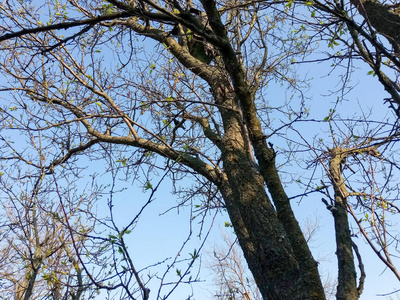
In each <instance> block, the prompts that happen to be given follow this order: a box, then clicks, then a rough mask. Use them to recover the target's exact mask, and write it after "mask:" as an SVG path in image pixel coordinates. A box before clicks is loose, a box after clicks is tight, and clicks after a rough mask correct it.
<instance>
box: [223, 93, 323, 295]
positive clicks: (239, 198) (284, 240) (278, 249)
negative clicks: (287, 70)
mask: <svg viewBox="0 0 400 300" xmlns="http://www.w3.org/2000/svg"><path fill="white" fill-rule="evenodd" d="M225 88H227V87H225ZM219 90H223V88H220V89H219ZM229 94H231V93H225V99H220V102H221V101H223V103H224V105H225V106H228V107H231V109H229V110H223V111H221V114H222V115H223V118H222V119H223V120H224V130H225V135H224V139H223V163H224V169H225V174H227V179H228V181H227V182H226V181H225V183H224V184H222V185H221V187H220V190H221V193H222V195H223V197H224V199H225V204H226V207H227V211H228V213H229V216H230V218H231V222H232V224H233V226H234V229H235V232H236V235H237V237H238V240H239V243H240V245H241V247H242V249H243V252H244V255H245V257H246V260H247V262H248V264H249V267H250V269H251V271H252V273H253V275H254V278H255V280H256V282H257V285H258V287H259V288H260V291H261V294H262V295H263V298H264V299H293V300H296V299H303V300H304V299H325V295H324V292H323V288H322V285H321V282H320V280H319V277H318V275H317V277H318V280H309V276H304V272H303V270H302V266H301V265H302V263H303V262H301V261H299V259H298V258H299V257H305V256H307V255H310V256H311V254H309V253H307V255H304V253H303V252H302V249H301V248H295V247H293V245H292V244H291V241H290V238H289V237H288V234H287V232H286V231H285V228H284V226H283V225H282V223H281V221H285V222H286V220H280V219H279V218H278V214H277V213H276V211H275V209H274V206H273V205H272V203H271V200H270V199H269V197H268V195H267V193H266V191H265V186H264V178H263V176H262V175H261V174H260V173H258V172H257V170H256V168H255V167H254V164H252V162H251V160H250V157H249V153H248V151H247V150H246V146H245V138H244V133H243V126H242V124H241V122H242V120H240V117H239V114H238V113H237V112H236V111H238V104H237V103H236V102H235V99H228V97H226V95H229ZM220 96H221V97H222V96H223V95H220ZM275 170H276V169H275ZM300 234H301V233H300ZM301 235H302V234H301ZM296 251H298V252H297V253H296ZM311 259H312V256H311ZM312 269H313V270H312V271H314V272H315V273H316V274H318V270H317V266H316V264H314V266H313V268H312Z"/></svg>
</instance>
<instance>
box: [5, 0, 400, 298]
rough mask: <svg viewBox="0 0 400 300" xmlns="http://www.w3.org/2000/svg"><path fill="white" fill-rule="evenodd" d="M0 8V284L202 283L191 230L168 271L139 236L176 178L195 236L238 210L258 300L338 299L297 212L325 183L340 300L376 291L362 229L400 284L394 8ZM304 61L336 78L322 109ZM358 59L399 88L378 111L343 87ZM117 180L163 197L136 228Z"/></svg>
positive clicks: (131, 294) (315, 4)
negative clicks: (137, 249) (122, 210)
mask: <svg viewBox="0 0 400 300" xmlns="http://www.w3.org/2000/svg"><path fill="white" fill-rule="evenodd" d="M0 17H1V18H0V26H1V27H0V28H1V33H0V34H1V36H0V42H1V44H0V45H1V49H2V54H1V56H0V57H1V59H0V71H1V73H2V75H3V79H2V80H1V82H0V85H1V87H0V91H1V97H2V98H1V110H0V116H1V119H0V120H1V132H0V143H1V144H0V159H1V162H2V165H1V170H0V171H1V177H0V179H1V180H0V183H1V186H2V194H1V197H2V198H1V200H2V209H1V221H0V222H1V225H0V226H1V227H0V228H1V229H0V230H1V231H0V235H1V236H2V237H3V238H2V244H1V251H2V253H3V254H4V255H3V256H4V259H2V260H1V261H0V263H1V265H2V270H3V271H2V279H0V285H1V286H4V287H5V288H4V292H3V293H4V297H15V298H16V299H30V298H34V297H43V296H47V297H53V298H54V299H64V298H68V297H70V298H73V299H82V297H87V298H90V297H95V296H96V294H97V293H102V292H103V293H106V294H107V295H109V297H121V298H124V297H126V298H131V299H153V298H154V299H166V298H168V297H169V296H170V295H173V292H174V291H175V290H176V288H177V287H178V286H179V285H180V284H185V283H189V284H190V283H193V282H196V281H198V280H199V276H196V275H194V274H193V273H194V272H193V268H194V266H195V265H196V263H197V261H198V260H199V259H200V249H195V250H194V251H193V252H191V253H190V255H189V257H188V258H180V257H179V256H180V255H181V251H182V249H183V248H184V247H185V245H186V243H187V240H189V239H190V237H191V233H190V234H189V236H188V238H187V240H186V241H183V242H182V247H181V248H179V249H180V250H179V251H178V253H177V254H176V257H175V258H174V259H166V260H165V261H164V262H154V264H155V265H159V264H164V265H165V273H164V274H163V275H160V274H153V275H150V274H147V273H146V272H147V270H148V269H151V267H152V266H147V267H145V268H143V269H138V268H137V267H136V264H137V261H136V260H137V259H138V258H137V257H134V256H133V255H132V254H131V252H130V250H129V247H128V246H127V243H128V241H129V240H130V236H131V235H130V234H131V233H132V232H133V233H134V231H135V228H136V226H137V224H138V222H139V219H140V218H141V216H142V215H143V212H144V211H146V210H150V209H151V207H152V205H153V204H154V202H155V198H154V197H155V195H156V194H157V190H158V189H159V186H160V185H161V183H162V182H163V181H164V180H166V181H168V182H170V183H171V186H172V191H173V193H174V194H175V195H176V197H177V199H179V201H178V204H177V205H171V206H176V209H177V210H179V209H180V208H181V207H184V206H185V207H190V212H191V213H190V214H191V216H190V221H189V223H190V224H192V222H193V223H194V222H196V223H197V222H198V223H199V224H200V230H205V229H204V228H203V226H202V224H204V223H203V222H204V221H205V220H206V219H207V218H210V215H211V216H213V215H215V214H217V213H220V212H221V213H227V215H228V216H229V222H228V223H227V226H232V227H233V229H234V232H235V234H236V237H237V240H238V243H239V245H240V247H241V249H242V250H243V253H244V257H245V259H246V262H247V264H248V266H249V269H250V270H251V272H252V274H253V277H254V280H255V282H256V284H257V287H258V288H259V290H260V293H261V295H262V297H263V299H325V298H326V296H325V291H324V287H323V284H322V282H321V276H320V272H319V270H318V264H317V262H316V260H315V259H314V257H313V255H312V253H311V251H310V247H309V244H308V240H307V239H306V238H305V235H304V234H303V232H302V229H301V227H300V225H299V221H298V219H297V217H296V215H295V213H294V211H293V208H292V207H293V203H294V201H296V200H301V199H302V198H303V197H306V196H307V195H310V194H312V195H317V194H318V195H319V196H318V201H317V202H316V203H313V204H312V205H314V206H315V205H323V206H326V208H327V209H328V210H329V212H327V215H329V216H331V217H332V220H333V222H334V226H333V228H332V230H333V231H334V232H335V236H336V250H335V251H336V255H337V261H338V277H337V292H336V298H337V299H358V298H359V297H360V295H361V293H362V291H363V285H364V280H365V270H364V269H365V268H364V265H363V259H362V253H361V252H360V251H359V250H358V246H357V244H356V242H358V240H356V239H355V238H356V237H360V238H362V239H363V240H364V241H366V242H367V243H368V245H369V246H370V247H371V248H372V250H373V251H374V252H375V254H376V255H377V257H378V258H379V259H380V260H381V261H382V263H383V264H384V265H385V266H386V267H387V268H388V269H389V270H390V271H391V272H392V273H393V275H394V276H395V277H397V279H399V280H400V273H399V271H398V270H397V268H396V265H395V263H396V256H395V253H396V252H398V250H399V249H398V241H399V232H398V229H396V227H395V226H394V224H396V220H397V219H396V218H398V214H399V212H400V209H399V207H398V204H397V203H398V198H399V187H398V183H397V181H398V175H399V173H398V172H399V166H398V164H397V161H398V151H397V144H396V143H397V141H398V136H399V130H398V118H399V105H400V95H399V91H400V88H399V82H398V74H399V73H398V72H399V68H400V62H399V59H398V57H399V51H400V50H399V36H398V32H397V31H398V30H399V29H398V28H400V27H399V26H397V24H399V23H400V22H399V20H400V15H399V12H398V7H397V4H396V3H391V4H387V3H383V2H379V1H376V0H366V1H349V2H345V1H335V0H333V1H324V2H319V1H292V0H289V1H270V2H269V1H236V0H229V1H214V0H200V1H190V0H189V1H183V2H182V1H174V0H173V1H169V0H165V1H152V0H137V1H118V0H107V1H100V0H91V1H80V0H65V1H62V0H46V1H44V2H43V3H39V4H38V3H34V2H33V1H22V0H19V1H17V0H15V1H12V0H8V1H4V2H3V3H2V4H1V6H0ZM304 66H307V68H319V67H321V66H322V67H323V68H324V69H325V68H326V70H321V72H322V73H321V74H323V75H329V74H340V76H339V77H338V80H336V79H335V81H334V82H333V83H331V84H332V85H331V86H328V87H326V90H327V93H326V94H328V96H327V97H326V98H327V99H332V98H334V99H335V101H334V102H333V103H332V101H330V102H329V103H326V104H323V105H326V107H327V109H326V112H325V113H323V114H322V113H321V112H320V111H317V112H316V114H315V113H314V111H313V107H312V101H311V97H312V96H314V97H315V96H316V95H312V92H310V90H311V91H312V89H313V85H312V84H313V81H312V79H311V78H308V77H307V73H304V72H303V71H304V70H306V69H305V68H304ZM359 68H360V69H361V70H368V71H366V72H365V73H364V74H365V77H366V78H367V77H372V79H375V82H376V83H377V84H379V86H381V87H382V88H383V89H384V90H385V92H386V93H387V96H386V97H382V99H374V101H375V102H376V103H375V104H374V107H373V108H369V107H367V105H365V103H364V100H363V99H361V100H359V103H357V99H348V98H347V95H350V94H349V93H350V91H351V90H352V89H354V88H356V86H355V84H354V80H353V81H352V79H353V77H352V76H354V74H358V73H357V69H359ZM367 68H368V69H367ZM367 72H368V73H367ZM359 80H360V81H363V80H366V79H364V78H360V79H359ZM276 90H280V91H282V92H281V93H279V94H277V95H275V94H274V93H275V91H276ZM317 97H320V96H319V95H318V96H317ZM319 101H321V103H325V102H324V101H326V99H324V97H320V100H319ZM365 102H367V101H365ZM354 107H358V109H355V112H354V113H353V115H352V116H349V115H348V112H347V111H346V110H348V111H350V110H351V109H353V108H354ZM369 109H370V111H369ZM382 111H385V113H384V114H383V115H382ZM91 165H95V166H97V167H102V168H103V171H102V172H104V173H106V174H108V175H109V176H110V178H111V182H109V183H108V185H104V184H103V183H102V182H101V179H98V177H99V176H98V174H97V171H93V172H91V169H90V166H91ZM294 170H295V171H294ZM294 172H298V173H297V174H295V173H294ZM120 180H125V181H126V182H127V183H130V184H131V185H132V189H133V188H134V187H135V186H138V185H140V187H141V189H142V190H143V191H144V192H146V195H148V198H147V200H145V201H144V202H143V205H141V206H140V208H139V209H137V210H134V211H132V214H131V217H130V218H129V220H127V222H125V223H124V224H123V225H121V223H120V220H118V216H117V215H115V214H114V211H113V207H114V205H115V203H116V202H117V201H118V200H117V199H115V197H116V196H115V195H117V192H118V189H119V186H118V182H119V181H120ZM83 182H84V184H82V183H83ZM188 182H190V183H188ZM293 188H295V189H297V190H298V192H297V193H295V194H294V195H293V194H291V195H289V193H288V190H289V189H290V190H291V191H292V190H293ZM291 193H292V192H291ZM102 196H103V197H107V207H108V210H109V211H108V213H107V215H106V216H102V215H101V214H102V213H101V212H99V211H98V210H97V209H96V203H97V202H96V201H98V199H100V198H101V197H102ZM211 218H212V217H211ZM206 236H207V234H206ZM202 245H204V244H202ZM201 247H203V246H201ZM161 251H162V249H161ZM183 265H184V267H182V266H183ZM357 268H358V271H357ZM172 273H174V276H175V278H174V279H171V277H170V274H172ZM154 281H156V282H158V283H159V289H158V291H154V290H153V289H150V288H149V284H150V283H153V282H154ZM117 295H118V296H117ZM2 296H3V295H2ZM171 297H173V296H171Z"/></svg>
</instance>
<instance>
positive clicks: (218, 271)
mask: <svg viewBox="0 0 400 300" xmlns="http://www.w3.org/2000/svg"><path fill="white" fill-rule="evenodd" d="M222 236H223V242H224V243H223V244H222V245H217V246H216V247H214V250H213V253H212V254H211V253H210V262H209V268H210V269H211V270H212V271H213V274H214V276H215V285H216V287H217V290H216V293H215V294H214V296H215V299H245V300H252V299H253V300H257V299H261V295H260V291H259V290H258V289H257V285H256V283H255V282H254V279H253V277H252V276H251V274H250V273H249V270H248V268H247V266H246V263H245V261H244V259H243V253H242V252H241V251H240V248H239V246H238V244H237V241H233V240H232V237H230V236H228V235H227V234H226V233H224V232H223V233H222Z"/></svg>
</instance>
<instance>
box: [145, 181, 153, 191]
mask: <svg viewBox="0 0 400 300" xmlns="http://www.w3.org/2000/svg"><path fill="white" fill-rule="evenodd" d="M152 188H153V186H152V185H151V183H150V182H149V181H147V182H146V186H145V187H144V189H145V190H146V191H147V190H149V189H152Z"/></svg>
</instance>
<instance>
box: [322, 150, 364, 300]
mask: <svg viewBox="0 0 400 300" xmlns="http://www.w3.org/2000/svg"><path fill="white" fill-rule="evenodd" d="M330 153H331V159H330V165H329V171H330V175H331V180H332V183H333V187H334V191H335V208H336V210H335V211H334V212H333V217H334V222H335V234H336V255H337V257H338V269H339V276H338V286H337V294H336V299H338V300H354V299H358V298H359V293H358V290H357V274H356V269H355V265H354V256H353V246H352V240H351V234H350V226H349V221H348V218H347V197H348V195H349V193H348V191H347V189H346V185H345V183H344V179H343V177H342V167H341V164H342V161H343V159H344V158H345V155H346V153H347V152H346V151H344V149H338V148H336V149H332V150H331V151H330Z"/></svg>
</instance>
